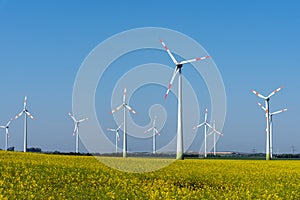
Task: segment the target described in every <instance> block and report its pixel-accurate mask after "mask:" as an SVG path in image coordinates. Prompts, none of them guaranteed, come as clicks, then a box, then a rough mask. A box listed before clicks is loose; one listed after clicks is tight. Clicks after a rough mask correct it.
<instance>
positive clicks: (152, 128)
mask: <svg viewBox="0 0 300 200" xmlns="http://www.w3.org/2000/svg"><path fill="white" fill-rule="evenodd" d="M152 129H153V127H151V128H149V129H148V130H146V131H145V133H148V132H149V131H151V130H152Z"/></svg>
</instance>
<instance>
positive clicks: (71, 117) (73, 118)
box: [68, 113, 77, 122]
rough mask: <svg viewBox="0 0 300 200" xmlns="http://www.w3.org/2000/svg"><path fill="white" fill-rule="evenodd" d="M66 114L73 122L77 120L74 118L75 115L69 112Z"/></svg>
mask: <svg viewBox="0 0 300 200" xmlns="http://www.w3.org/2000/svg"><path fill="white" fill-rule="evenodd" d="M68 115H69V116H70V117H71V118H72V120H73V121H74V122H76V121H77V120H76V119H75V117H74V116H73V115H72V114H71V113H68Z"/></svg>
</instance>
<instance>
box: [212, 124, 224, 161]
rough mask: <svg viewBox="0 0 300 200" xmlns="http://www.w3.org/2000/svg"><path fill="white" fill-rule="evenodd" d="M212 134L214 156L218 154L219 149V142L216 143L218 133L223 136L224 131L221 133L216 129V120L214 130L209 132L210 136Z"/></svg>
mask: <svg viewBox="0 0 300 200" xmlns="http://www.w3.org/2000/svg"><path fill="white" fill-rule="evenodd" d="M211 134H214V156H215V155H216V151H217V150H216V149H217V147H216V146H217V144H216V134H218V135H221V136H223V134H222V133H220V132H219V131H217V130H216V122H215V121H214V123H213V128H212V131H211V132H210V133H209V134H208V136H210V135H211Z"/></svg>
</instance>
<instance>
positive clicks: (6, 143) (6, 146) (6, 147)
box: [0, 119, 12, 150]
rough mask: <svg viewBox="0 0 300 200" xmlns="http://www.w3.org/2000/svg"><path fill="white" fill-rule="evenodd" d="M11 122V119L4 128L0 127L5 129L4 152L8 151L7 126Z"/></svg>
mask: <svg viewBox="0 0 300 200" xmlns="http://www.w3.org/2000/svg"><path fill="white" fill-rule="evenodd" d="M11 120H12V119H10V120H9V121H8V122H7V124H6V125H5V126H0V128H3V129H5V150H7V149H8V135H9V131H8V129H9V124H10V122H11Z"/></svg>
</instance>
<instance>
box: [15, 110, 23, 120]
mask: <svg viewBox="0 0 300 200" xmlns="http://www.w3.org/2000/svg"><path fill="white" fill-rule="evenodd" d="M22 114H23V111H22V112H20V113H19V114H17V115H16V116H15V119H18V118H19V117H21V116H22Z"/></svg>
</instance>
